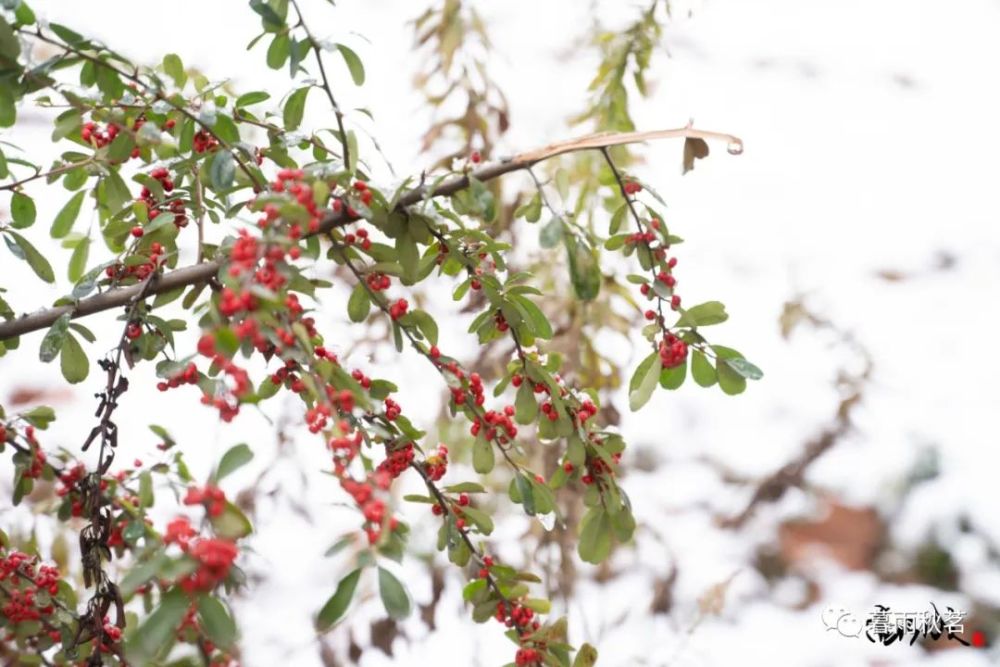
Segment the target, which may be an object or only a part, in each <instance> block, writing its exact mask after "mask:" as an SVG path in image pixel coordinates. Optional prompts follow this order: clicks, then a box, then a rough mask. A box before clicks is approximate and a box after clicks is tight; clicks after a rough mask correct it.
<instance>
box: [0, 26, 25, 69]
mask: <svg viewBox="0 0 1000 667" xmlns="http://www.w3.org/2000/svg"><path fill="white" fill-rule="evenodd" d="M19 55H21V43H20V42H19V41H17V36H16V35H15V34H14V30H13V29H12V28H11V27H10V24H9V23H7V19H5V18H4V17H2V16H0V56H3V57H4V58H6V59H7V60H12V61H13V60H17V57H18V56H19Z"/></svg>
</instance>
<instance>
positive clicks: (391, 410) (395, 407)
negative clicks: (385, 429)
mask: <svg viewBox="0 0 1000 667" xmlns="http://www.w3.org/2000/svg"><path fill="white" fill-rule="evenodd" d="M365 388H366V389H367V387H365ZM402 411H403V409H402V408H401V407H399V403H397V402H396V401H394V400H392V399H391V398H386V399H385V418H386V419H387V420H389V421H395V420H396V417H398V416H399V415H400V414H401V413H402Z"/></svg>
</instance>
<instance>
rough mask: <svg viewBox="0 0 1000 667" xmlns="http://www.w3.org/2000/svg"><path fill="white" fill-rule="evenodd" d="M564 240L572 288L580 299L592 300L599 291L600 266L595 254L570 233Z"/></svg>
mask: <svg viewBox="0 0 1000 667" xmlns="http://www.w3.org/2000/svg"><path fill="white" fill-rule="evenodd" d="M565 242H566V256H567V257H568V258H569V276H570V279H571V280H572V282H573V290H574V291H575V292H576V295H577V297H579V298H580V299H582V300H584V301H592V300H593V299H595V298H597V294H598V293H599V292H600V291H601V267H600V264H599V263H598V260H597V255H596V253H595V252H594V251H593V250H592V249H591V248H589V247H588V246H587V245H586V244H584V243H580V242H578V241H577V240H576V238H575V237H574V236H572V235H566V236H565Z"/></svg>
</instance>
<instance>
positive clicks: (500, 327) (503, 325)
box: [493, 310, 510, 333]
mask: <svg viewBox="0 0 1000 667" xmlns="http://www.w3.org/2000/svg"><path fill="white" fill-rule="evenodd" d="M493 321H494V322H495V323H496V325H497V331H500V332H501V333H503V332H504V331H507V329H510V325H509V324H507V318H505V317H504V316H503V313H501V312H500V311H499V310H498V311H497V312H496V314H495V315H494V316H493Z"/></svg>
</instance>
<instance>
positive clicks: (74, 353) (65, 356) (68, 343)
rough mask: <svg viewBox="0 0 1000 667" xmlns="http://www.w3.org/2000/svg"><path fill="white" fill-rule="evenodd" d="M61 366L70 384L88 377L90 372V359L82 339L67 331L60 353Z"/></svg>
mask: <svg viewBox="0 0 1000 667" xmlns="http://www.w3.org/2000/svg"><path fill="white" fill-rule="evenodd" d="M59 367H60V370H61V371H62V374H63V377H64V378H66V381H67V382H69V383H70V384H77V383H78V382H83V381H84V380H86V379H87V374H88V373H89V372H90V360H89V359H87V354H86V353H85V352H84V351H83V347H81V346H80V341H78V340H77V339H76V337H75V336H74V335H73V334H71V333H69V332H66V337H65V339H64V340H63V345H62V351H61V352H60V354H59Z"/></svg>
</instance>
